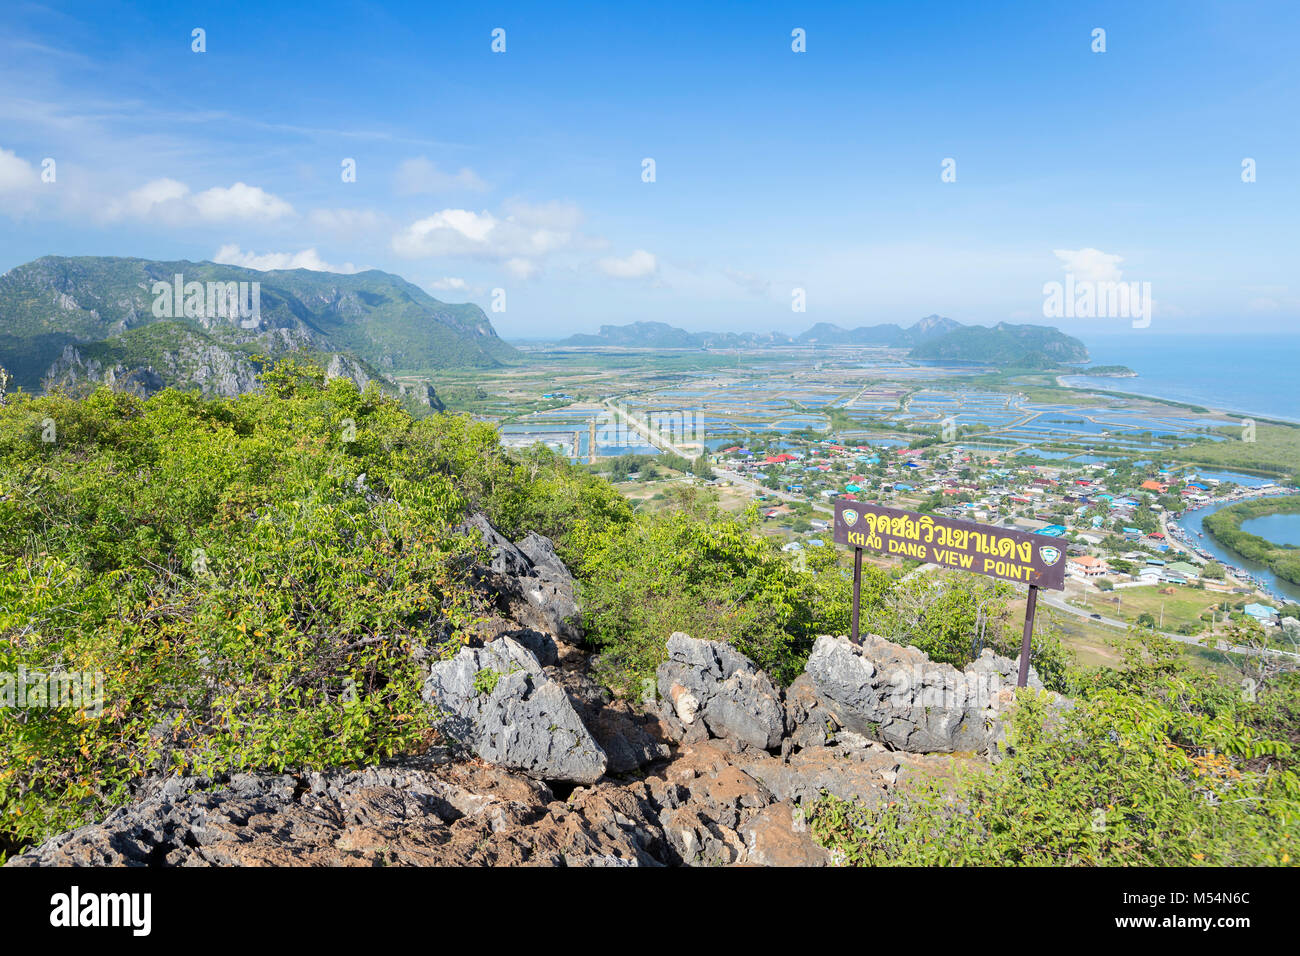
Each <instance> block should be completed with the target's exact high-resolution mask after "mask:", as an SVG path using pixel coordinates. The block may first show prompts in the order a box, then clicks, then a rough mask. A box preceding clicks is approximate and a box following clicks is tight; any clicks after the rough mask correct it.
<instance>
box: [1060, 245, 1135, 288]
mask: <svg viewBox="0 0 1300 956" xmlns="http://www.w3.org/2000/svg"><path fill="white" fill-rule="evenodd" d="M1052 252H1053V254H1054V255H1055V256H1056V258H1057V259H1059V260H1061V265H1063V266H1064V267H1065V271H1066V272H1068V273H1070V274H1071V275H1073V276H1074V277H1075V278H1076V279H1082V280H1084V281H1086V282H1118V281H1119V280H1120V276H1121V275H1123V273H1122V272H1121V271H1120V268H1119V264H1120V263H1121V262H1123V261H1124V257H1123V256H1117V255H1112V254H1111V253H1108V252H1102V251H1101V250H1100V249H1053V250H1052Z"/></svg>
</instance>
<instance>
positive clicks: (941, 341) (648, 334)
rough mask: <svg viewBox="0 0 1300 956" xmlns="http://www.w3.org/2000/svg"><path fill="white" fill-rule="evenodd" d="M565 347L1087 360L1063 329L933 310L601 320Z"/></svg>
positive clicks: (1022, 361) (1000, 361)
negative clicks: (911, 317)
mask: <svg viewBox="0 0 1300 956" xmlns="http://www.w3.org/2000/svg"><path fill="white" fill-rule="evenodd" d="M556 344H557V345H558V346H561V347H605V348H660V349H663V348H682V349H717V348H769V347H782V346H794V345H802V346H813V347H822V346H839V345H864V346H868V345H870V346H881V347H886V348H908V349H910V350H911V351H910V352H909V356H910V357H911V358H916V359H938V360H947V361H969V362H985V363H988V364H994V365H1018V366H1022V367H1026V368H1040V367H1047V366H1052V365H1057V364H1076V363H1079V362H1086V361H1088V350H1087V347H1086V346H1084V344H1083V343H1082V342H1081V341H1079V340H1078V339H1076V338H1074V337H1073V336H1070V335H1067V334H1066V333H1064V332H1062V331H1061V330H1060V329H1057V328H1054V327H1052V326H1043V325H1011V324H1009V323H1006V322H999V323H998V324H997V325H996V326H993V327H991V328H990V327H987V326H982V325H963V324H962V323H961V322H958V321H956V320H955V319H950V318H948V317H947V316H942V315H937V314H931V315H927V316H925V317H924V318H921V319H918V320H917V321H916V322H914V323H912V325H911V326H907V327H904V326H901V325H898V324H897V323H893V322H889V323H883V324H880V325H870V326H859V327H857V328H853V329H845V328H842V327H840V326H838V325H834V324H833V323H830V322H819V323H817V324H816V325H814V326H812V327H811V328H809V329H808V330H806V331H804V332H802V333H800V334H799V335H793V336H792V335H786V334H784V333H781V332H767V333H755V332H687V331H686V330H685V329H680V328H677V327H675V326H672V325H669V324H667V323H665V322H632V323H629V324H627V325H602V326H601V327H600V331H599V332H597V333H595V334H591V333H586V334H578V335H571V336H569V337H568V338H566V339H562V340H561V341H560V342H558V343H556Z"/></svg>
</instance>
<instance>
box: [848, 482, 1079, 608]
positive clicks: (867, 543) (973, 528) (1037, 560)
mask: <svg viewBox="0 0 1300 956" xmlns="http://www.w3.org/2000/svg"><path fill="white" fill-rule="evenodd" d="M835 543H836V544H847V545H849V546H850V547H853V548H864V549H866V550H867V551H879V552H880V553H881V554H892V555H895V556H897V557H900V558H911V559H913V560H915V561H924V562H926V563H927V564H938V565H942V566H943V567H945V568H955V569H957V570H959V571H970V572H972V573H974V574H984V575H987V576H989V577H994V578H1003V579H1005V580H1007V581H1018V582H1020V583H1021V584H1033V585H1036V586H1037V587H1040V588H1051V589H1052V590H1054V591H1061V590H1064V588H1065V550H1064V548H1063V542H1061V541H1060V540H1059V539H1057V538H1050V537H1048V536H1047V535H1043V534H1029V533H1028V532H1025V531H1013V530H1011V529H1010V528H999V527H997V526H995V525H990V524H976V523H975V522H973V521H959V520H957V519H955V518H944V517H941V516H938V515H923V514H918V513H916V512H914V511H901V510H899V509H897V508H885V507H882V506H880V505H872V504H866V503H864V502H860V501H837V502H835Z"/></svg>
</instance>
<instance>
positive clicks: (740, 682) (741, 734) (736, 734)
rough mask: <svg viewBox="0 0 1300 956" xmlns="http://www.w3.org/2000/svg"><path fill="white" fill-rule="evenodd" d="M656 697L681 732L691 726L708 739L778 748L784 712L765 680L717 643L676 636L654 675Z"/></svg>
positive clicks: (748, 663) (730, 649)
mask: <svg viewBox="0 0 1300 956" xmlns="http://www.w3.org/2000/svg"><path fill="white" fill-rule="evenodd" d="M656 677H657V678H658V685H659V693H660V695H661V696H662V697H663V698H664V699H665V700H667V701H669V702H670V703H671V705H672V708H673V711H674V714H675V716H676V718H677V719H678V720H679V721H680V722H681V724H682V725H684V726H686V727H693V726H695V725H696V722H697V721H698V722H700V723H702V724H703V726H704V727H705V728H707V730H708V733H709V735H711V736H713V737H722V738H727V739H731V740H734V741H736V742H737V743H739V744H742V745H745V746H750V747H758V748H760V749H763V750H767V749H770V748H772V747H777V746H779V745H780V744H781V740H782V737H783V735H784V733H785V710H784V708H783V707H782V705H781V699H780V695H779V694H778V692H777V690H776V688H775V687H773V686H772V682H771V681H770V680H769V679H768V677H767V675H766V674H764V673H763V672H762V671H760V670H759V669H758V668H757V667H755V666H754V663H753V662H752V661H750V660H749V659H748V658H747V657H745V656H744V655H743V654H741V653H740V652H739V651H737V650H735V649H734V648H733V647H731V646H730V645H728V644H724V643H722V642H721V641H702V640H696V639H694V638H692V637H689V636H688V635H686V634H682V633H680V632H679V633H676V634H673V635H672V636H671V637H670V638H668V660H667V661H665V662H664V663H663V664H661V665H659V670H658V672H657V674H656Z"/></svg>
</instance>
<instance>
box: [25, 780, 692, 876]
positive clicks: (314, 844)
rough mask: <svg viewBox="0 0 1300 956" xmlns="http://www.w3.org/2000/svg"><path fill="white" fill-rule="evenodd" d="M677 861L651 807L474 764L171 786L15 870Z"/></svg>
mask: <svg viewBox="0 0 1300 956" xmlns="http://www.w3.org/2000/svg"><path fill="white" fill-rule="evenodd" d="M672 859H673V857H672V853H671V851H670V849H669V847H668V844H667V842H666V840H665V839H664V837H663V830H662V828H661V827H660V826H659V825H658V823H657V822H656V820H655V816H654V809H653V807H652V805H651V804H650V802H649V800H648V799H647V797H646V795H645V794H644V793H638V792H636V791H632V790H626V789H619V788H616V787H613V786H609V785H605V786H601V787H597V788H595V789H592V790H586V789H578V790H575V791H574V793H573V794H572V795H571V796H570V798H569V799H568V801H566V802H560V801H558V800H556V798H555V795H554V794H553V793H552V792H551V790H550V789H549V788H548V787H547V786H546V785H545V784H542V783H539V782H537V781H535V780H531V779H529V778H527V777H524V776H521V775H518V774H511V773H509V772H507V771H504V770H500V769H498V768H494V767H484V766H482V765H481V764H476V763H470V764H465V763H460V762H455V763H453V762H449V761H448V760H447V759H446V758H445V757H444V758H442V759H441V760H439V761H437V762H435V764H434V765H433V766H427V767H423V768H417V767H410V766H397V767H378V768H369V769H366V770H362V771H356V772H339V773H331V774H318V773H313V774H306V775H291V774H283V775H275V774H240V775H237V776H235V777H232V778H227V779H224V780H218V781H210V780H203V779H196V778H189V777H172V778H169V779H167V780H165V781H162V782H160V783H159V784H158V785H156V786H155V787H153V789H152V790H151V791H150V792H149V793H147V794H143V795H141V796H140V797H139V798H138V799H137V800H136V801H135V802H134V803H132V804H131V805H129V806H127V807H123V808H122V809H119V810H117V811H115V812H114V813H113V814H111V815H110V816H108V817H107V818H106V819H104V820H103V821H102V822H100V823H96V824H92V825H90V826H85V827H81V828H79V829H77V830H72V831H70V832H68V833H65V834H62V835H61V836H58V837H55V838H54V839H52V840H50V841H48V842H46V843H44V844H42V845H41V846H39V847H36V848H34V849H32V850H29V851H28V852H26V853H24V854H21V855H20V856H17V857H15V858H14V859H12V860H10V861H9V864H8V865H10V866H19V867H22V866H520V865H523V866H536V865H541V866H644V865H649V866H658V865H662V864H665V863H669V862H672Z"/></svg>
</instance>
